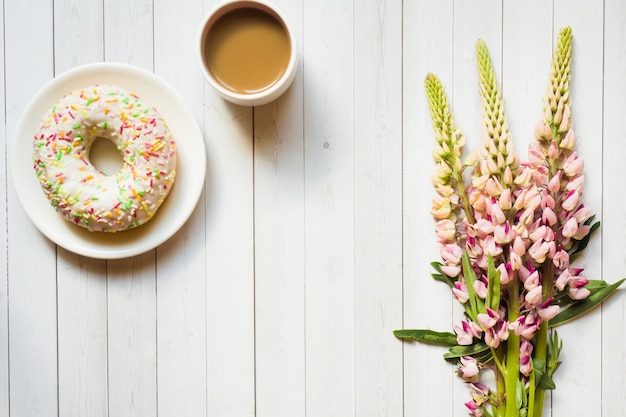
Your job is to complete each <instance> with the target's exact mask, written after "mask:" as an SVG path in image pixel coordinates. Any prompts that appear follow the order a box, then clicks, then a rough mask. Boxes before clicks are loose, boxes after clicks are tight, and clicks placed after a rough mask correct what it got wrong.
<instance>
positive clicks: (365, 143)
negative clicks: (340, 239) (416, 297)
mask: <svg viewBox="0 0 626 417" xmlns="http://www.w3.org/2000/svg"><path fill="white" fill-rule="evenodd" d="M401 51H402V7H401V4H400V3H399V2H396V1H382V2H376V1H369V0H358V1H355V2H354V85H355V89H354V104H353V106H354V115H355V118H354V137H355V145H354V207H355V210H354V220H353V221H354V242H355V246H354V262H355V263H354V274H355V289H354V298H355V307H354V314H355V358H354V360H355V372H356V375H355V413H356V415H362V416H399V415H401V413H402V382H401V381H402V342H400V341H399V340H397V339H395V338H394V337H393V334H392V331H393V330H395V329H397V328H399V327H400V326H401V325H402V210H401V205H402V59H401ZM365 68H367V69H368V70H364V69H365Z"/></svg>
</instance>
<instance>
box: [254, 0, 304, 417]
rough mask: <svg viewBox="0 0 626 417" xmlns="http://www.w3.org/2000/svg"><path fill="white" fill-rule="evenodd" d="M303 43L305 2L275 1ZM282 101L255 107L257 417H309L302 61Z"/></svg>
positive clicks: (299, 43)
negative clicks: (306, 362)
mask: <svg viewBox="0 0 626 417" xmlns="http://www.w3.org/2000/svg"><path fill="white" fill-rule="evenodd" d="M274 3H275V4H276V6H277V7H279V8H280V9H281V10H282V11H283V13H284V14H285V16H286V18H287V19H289V21H290V23H291V25H292V26H293V29H294V30H295V32H296V38H297V42H298V45H301V46H302V45H303V44H302V39H303V38H302V33H303V27H302V22H303V9H302V4H303V2H302V1H295V2H294V1H287V0H280V1H276V2H274ZM298 66H299V68H298V74H297V76H296V79H295V80H294V82H293V84H292V85H291V87H290V88H289V90H287V91H286V92H285V94H284V95H283V96H281V97H280V98H279V99H278V100H276V101H274V102H272V103H269V104H266V105H264V106H260V107H256V108H255V109H254V132H253V134H254V225H255V227H254V230H255V245H254V258H255V320H256V321H255V324H256V327H255V343H256V345H255V346H256V416H257V417H270V416H271V417H286V416H295V417H298V416H304V415H305V329H304V326H305V317H304V312H305V305H304V299H305V298H304V297H305V288H304V249H305V248H304V160H303V158H304V149H303V147H304V141H303V129H304V127H303V113H304V112H303V94H304V92H303V77H304V72H303V70H304V68H303V67H302V58H301V57H300V59H299V63H298Z"/></svg>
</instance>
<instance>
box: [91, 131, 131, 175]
mask: <svg viewBox="0 0 626 417" xmlns="http://www.w3.org/2000/svg"><path fill="white" fill-rule="evenodd" d="M89 161H90V162H91V164H92V165H93V166H94V167H96V169H97V170H98V171H100V172H102V173H104V174H106V175H114V174H116V173H117V172H119V171H120V170H121V169H122V167H123V166H124V161H123V159H122V155H121V154H120V152H119V151H118V150H117V147H116V146H115V144H114V143H113V142H111V141H110V140H109V139H107V138H103V137H100V136H98V137H97V138H96V139H95V140H94V141H93V143H92V144H91V148H90V149H89Z"/></svg>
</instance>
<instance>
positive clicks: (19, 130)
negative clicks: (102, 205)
mask: <svg viewBox="0 0 626 417" xmlns="http://www.w3.org/2000/svg"><path fill="white" fill-rule="evenodd" d="M93 84H113V85H117V86H120V87H122V88H124V89H126V90H128V91H132V92H134V93H136V94H137V95H138V96H139V97H141V98H142V99H143V100H145V101H146V102H147V103H149V104H151V105H152V106H154V107H155V108H156V109H157V110H158V111H159V113H161V115H162V116H163V118H164V119H165V120H166V121H167V123H168V125H169V127H170V129H171V130H172V133H173V135H174V139H175V141H176V149H177V152H178V167H177V175H176V182H175V183H174V187H173V188H172V191H171V192H170V194H169V195H168V197H167V199H166V200H165V202H164V203H163V204H162V205H161V207H160V208H159V210H158V212H157V213H156V214H155V216H154V217H153V218H152V219H151V220H150V221H149V222H147V223H145V224H144V225H142V226H141V227H138V228H135V229H131V230H127V231H123V232H117V233H99V232H90V231H88V230H87V229H85V228H83V227H79V226H76V225H75V224H72V223H71V222H69V221H67V220H65V219H64V218H63V217H62V216H61V215H60V214H59V213H57V212H56V211H55V210H54V208H52V206H51V205H50V204H49V203H48V200H47V199H46V196H45V194H44V193H43V191H42V190H41V187H40V185H39V181H38V180H37V177H36V175H35V171H34V169H33V163H32V153H33V136H34V134H35V132H36V131H37V129H38V128H39V124H40V121H41V119H42V117H43V115H44V113H46V112H47V111H48V110H49V109H50V108H52V106H53V105H54V103H55V102H56V101H57V100H59V99H60V98H61V97H63V96H64V95H65V94H67V93H69V92H70V91H72V90H74V89H77V88H82V87H87V86H89V85H93ZM12 146H13V149H12V160H11V163H12V167H11V168H12V169H11V172H12V175H13V182H14V184H15V189H16V192H17V195H18V197H19V200H20V202H21V203H22V206H23V207H24V210H25V211H26V213H27V214H28V216H29V217H30V219H31V221H32V222H33V223H34V224H35V226H36V227H37V228H38V229H39V230H40V231H41V232H42V233H43V234H44V235H45V236H47V237H48V238H49V239H50V240H52V241H53V242H54V243H56V244H57V245H59V246H62V247H63V248H65V249H67V250H69V251H72V252H74V253H77V254H80V255H84V256H89V257H92V258H100V259H118V258H126V257H130V256H134V255H138V254H140V253H143V252H146V251H149V250H151V249H154V248H155V247H157V246H158V245H160V244H161V243H163V242H165V241H166V240H167V239H169V238H170V237H172V236H173V235H174V234H175V233H176V232H177V231H178V230H179V229H180V228H181V227H182V226H183V225H184V224H185V222H186V221H187V219H188V218H189V216H190V215H191V213H192V212H193V210H194V208H195V206H196V204H197V202H198V199H199V198H200V195H201V193H202V189H203V187H204V179H205V175H206V151H205V147H204V138H203V135H202V132H201V130H200V127H199V125H198V122H197V120H196V118H195V117H194V115H193V113H192V112H191V110H190V109H189V107H188V106H187V104H186V103H185V102H184V100H183V99H182V98H181V97H180V96H179V94H178V93H177V92H176V91H175V90H174V89H173V88H172V87H170V86H169V85H168V84H166V83H165V82H164V81H163V80H161V79H160V78H158V77H157V76H155V75H154V74H152V73H150V72H147V71H144V70H141V69H139V68H136V67H132V66H129V65H124V64H110V63H99V64H90V65H86V66H82V67H78V68H75V69H72V70H70V71H68V72H65V73H63V74H61V75H60V76H58V77H56V78H55V79H53V80H52V81H50V82H49V83H48V84H46V85H45V86H44V87H43V88H42V89H41V90H40V91H39V92H38V93H37V94H36V95H35V97H33V99H32V100H31V101H30V103H29V104H28V105H27V106H26V108H25V109H24V112H23V113H22V115H21V117H20V120H19V121H18V123H17V127H16V130H15V137H14V138H13V143H12Z"/></svg>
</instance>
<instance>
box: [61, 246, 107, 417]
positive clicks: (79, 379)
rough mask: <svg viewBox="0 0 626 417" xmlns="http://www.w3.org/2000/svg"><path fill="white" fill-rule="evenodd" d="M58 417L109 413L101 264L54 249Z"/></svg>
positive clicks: (105, 282)
mask: <svg viewBox="0 0 626 417" xmlns="http://www.w3.org/2000/svg"><path fill="white" fill-rule="evenodd" d="M58 265H59V278H58V330H57V332H58V346H59V347H58V373H59V415H60V416H85V417H88V416H89V417H91V416H94V417H106V416H108V387H107V382H108V380H107V377H108V372H107V304H106V287H107V281H106V274H105V273H104V272H103V271H105V266H106V263H105V262H103V261H94V260H93V259H89V258H85V257H81V256H78V255H74V254H72V253H69V252H67V251H62V250H60V249H59V254H58Z"/></svg>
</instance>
